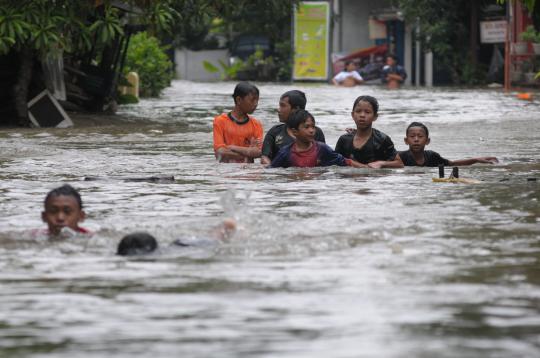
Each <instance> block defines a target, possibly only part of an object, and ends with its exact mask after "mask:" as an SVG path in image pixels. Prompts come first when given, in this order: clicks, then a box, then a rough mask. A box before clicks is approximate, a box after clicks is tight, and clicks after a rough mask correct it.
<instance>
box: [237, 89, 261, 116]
mask: <svg viewBox="0 0 540 358" xmlns="http://www.w3.org/2000/svg"><path fill="white" fill-rule="evenodd" d="M258 104H259V96H257V95H256V94H253V93H250V94H248V95H247V96H244V97H237V99H236V105H237V106H238V108H240V110H241V111H242V112H244V113H247V114H251V113H253V112H255V110H256V109H257V105H258Z"/></svg>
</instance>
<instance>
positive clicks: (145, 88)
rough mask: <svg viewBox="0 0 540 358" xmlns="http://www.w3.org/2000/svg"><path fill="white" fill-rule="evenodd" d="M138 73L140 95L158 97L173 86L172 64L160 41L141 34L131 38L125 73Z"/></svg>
mask: <svg viewBox="0 0 540 358" xmlns="http://www.w3.org/2000/svg"><path fill="white" fill-rule="evenodd" d="M131 71H134V72H137V74H138V75H139V79H140V83H139V95H140V96H141V97H157V96H159V94H160V93H161V91H162V90H163V89H164V88H166V87H168V86H169V85H170V84H171V80H172V79H173V72H172V62H171V61H170V60H169V58H168V57H167V54H166V53H165V47H164V46H161V45H160V43H159V40H158V39H157V38H155V37H152V36H149V35H148V34H147V33H146V32H140V33H138V34H136V35H134V36H133V37H131V39H130V42H129V48H128V53H127V57H126V64H125V67H124V73H125V74H127V73H128V72H131Z"/></svg>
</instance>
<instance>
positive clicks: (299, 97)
mask: <svg viewBox="0 0 540 358" xmlns="http://www.w3.org/2000/svg"><path fill="white" fill-rule="evenodd" d="M306 103H307V100H306V95H305V93H304V92H302V91H298V90H292V91H287V92H285V93H284V94H282V95H281V97H280V99H279V107H278V117H279V121H280V122H281V123H280V124H276V125H275V126H273V127H272V128H270V130H269V131H268V132H267V133H266V135H265V136H264V142H263V147H262V156H261V163H262V164H264V165H268V164H270V163H271V162H272V159H274V157H275V156H276V154H277V153H278V152H279V150H280V149H281V148H283V147H284V146H286V145H288V144H291V143H293V142H294V135H293V134H292V130H291V129H290V128H288V127H287V120H288V119H289V116H290V115H291V113H293V112H295V111H297V110H299V109H306ZM315 140H316V141H318V142H323V143H324V142H325V138H324V133H323V131H322V130H321V129H320V128H319V127H315Z"/></svg>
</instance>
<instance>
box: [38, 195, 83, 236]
mask: <svg viewBox="0 0 540 358" xmlns="http://www.w3.org/2000/svg"><path fill="white" fill-rule="evenodd" d="M44 206H45V210H44V211H43V212H42V213H41V219H42V220H43V222H45V223H47V226H48V231H46V232H45V234H46V235H53V236H56V235H59V234H60V233H61V232H62V230H63V229H64V228H69V229H71V230H73V231H74V232H76V233H82V234H88V233H90V231H88V230H87V229H85V228H82V227H80V226H79V223H80V222H82V221H83V220H84V218H85V215H86V214H85V212H84V210H83V204H82V200H81V196H80V194H79V193H78V192H77V190H75V189H74V188H73V187H72V186H71V185H69V184H64V185H62V186H61V187H59V188H56V189H53V190H51V191H50V192H49V193H48V194H47V196H46V197H45V201H44Z"/></svg>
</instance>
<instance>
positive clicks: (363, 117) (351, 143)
mask: <svg viewBox="0 0 540 358" xmlns="http://www.w3.org/2000/svg"><path fill="white" fill-rule="evenodd" d="M378 111H379V103H378V102H377V99H375V98H374V97H371V96H360V97H358V98H357V99H356V100H355V101H354V104H353V110H352V112H351V116H352V118H353V120H354V123H355V124H356V131H353V132H350V133H347V134H344V135H342V136H341V137H339V139H338V141H337V144H336V152H338V153H339V154H341V155H343V156H344V157H345V158H351V159H354V160H356V161H357V162H359V163H361V164H362V165H361V166H362V167H366V168H367V167H369V168H401V167H403V163H402V162H401V159H400V158H399V156H398V155H397V151H396V149H395V148H394V143H393V142H392V139H390V137H389V136H387V135H386V134H384V133H383V132H381V131H379V130H377V129H375V128H373V127H372V125H373V122H375V121H376V120H377V118H378Z"/></svg>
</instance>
